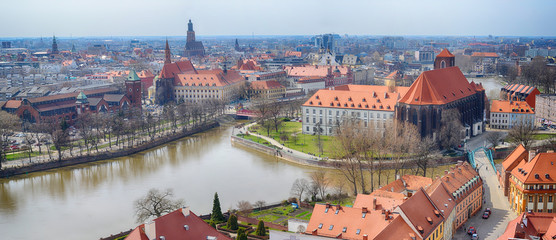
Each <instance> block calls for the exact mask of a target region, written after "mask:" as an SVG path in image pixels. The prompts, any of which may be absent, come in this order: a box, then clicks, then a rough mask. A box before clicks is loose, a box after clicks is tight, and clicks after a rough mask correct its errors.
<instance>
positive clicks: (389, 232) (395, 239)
mask: <svg viewBox="0 0 556 240" xmlns="http://www.w3.org/2000/svg"><path fill="white" fill-rule="evenodd" d="M413 237H415V238H413ZM375 239H377V240H413V239H415V240H421V239H423V238H422V237H420V236H419V235H418V234H417V233H416V232H415V231H414V230H413V229H411V227H410V226H409V225H408V224H407V223H406V222H405V221H404V220H403V218H402V217H396V218H395V219H394V221H392V223H390V224H389V225H388V226H386V227H385V228H384V229H383V230H382V232H380V234H378V235H377V236H376V238H375Z"/></svg>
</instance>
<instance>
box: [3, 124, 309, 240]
mask: <svg viewBox="0 0 556 240" xmlns="http://www.w3.org/2000/svg"><path fill="white" fill-rule="evenodd" d="M231 133H232V127H231V126H222V127H219V128H216V129H213V130H210V131H207V132H205V133H201V134H197V135H195V136H192V137H187V138H183V139H181V140H178V141H176V142H172V143H169V144H166V145H163V146H161V147H158V148H155V149H151V150H148V151H145V152H142V153H139V154H135V155H132V156H128V157H122V158H118V159H113V160H108V161H102V162H97V163H92V164H86V165H78V166H74V167H71V168H63V169H56V170H52V171H47V172H41V173H33V174H28V175H26V176H21V177H16V178H11V179H0V239H10V240H11V239H99V238H100V237H106V236H109V235H110V234H115V233H119V232H120V231H125V230H128V229H130V228H134V227H135V226H137V225H138V224H137V223H135V219H134V211H133V202H134V201H135V200H136V199H138V198H140V197H141V196H143V195H145V194H146V193H147V191H148V190H149V189H150V188H158V189H166V188H171V189H173V190H174V194H175V195H176V197H178V198H183V199H184V200H185V201H186V205H188V206H190V207H191V209H192V211H193V212H195V213H196V214H206V213H209V212H210V211H211V209H212V200H213V195H214V193H215V192H218V195H219V197H220V202H221V206H222V210H223V211H226V210H227V209H230V208H236V204H237V202H238V201H240V200H247V201H250V202H252V203H253V202H255V201H257V200H264V201H266V202H267V203H270V202H277V201H280V200H283V199H286V198H287V197H288V196H289V192H290V188H291V185H292V183H293V181H294V180H295V179H296V178H300V177H307V175H308V174H309V173H310V172H311V171H314V169H312V168H310V167H304V166H299V165H295V164H292V163H288V162H284V161H281V160H277V159H275V158H274V157H272V156H268V155H265V154H262V153H259V152H256V151H253V150H250V149H245V148H241V147H235V146H234V147H232V146H231V143H230V135H231Z"/></svg>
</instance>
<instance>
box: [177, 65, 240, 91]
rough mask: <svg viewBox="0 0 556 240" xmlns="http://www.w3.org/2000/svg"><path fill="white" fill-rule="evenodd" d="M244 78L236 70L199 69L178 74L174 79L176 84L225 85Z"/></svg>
mask: <svg viewBox="0 0 556 240" xmlns="http://www.w3.org/2000/svg"><path fill="white" fill-rule="evenodd" d="M244 80H245V79H244V78H243V77H242V76H241V75H239V73H238V72H237V71H234V70H228V71H227V73H226V74H224V71H222V70H220V69H216V70H199V71H198V73H183V74H178V75H177V77H176V79H174V84H175V85H177V86H217V87H220V86H227V85H230V84H234V83H237V82H240V81H244Z"/></svg>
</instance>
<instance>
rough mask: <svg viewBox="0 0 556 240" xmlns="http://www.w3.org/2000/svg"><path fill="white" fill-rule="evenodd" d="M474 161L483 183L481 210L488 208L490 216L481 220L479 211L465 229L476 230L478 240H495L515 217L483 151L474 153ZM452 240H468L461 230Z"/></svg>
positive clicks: (467, 236)
mask: <svg viewBox="0 0 556 240" xmlns="http://www.w3.org/2000/svg"><path fill="white" fill-rule="evenodd" d="M475 161H476V163H477V166H478V168H479V175H480V176H481V177H482V179H483V181H484V185H483V187H484V198H485V201H486V204H485V206H483V210H484V209H486V208H487V207H489V208H490V209H491V210H492V214H491V216H490V218H488V219H482V213H483V210H481V211H479V212H478V213H477V215H475V216H473V217H471V218H470V219H469V220H468V221H467V223H466V224H465V227H470V226H473V227H475V228H476V229H477V233H478V234H479V239H486V240H495V239H497V238H498V237H499V236H500V235H502V233H504V230H506V226H507V225H508V222H509V221H511V220H513V219H515V218H516V217H517V215H516V214H515V213H514V212H513V211H511V210H510V205H509V203H508V200H507V198H506V197H504V193H503V191H502V189H501V188H500V187H499V184H498V179H497V177H496V174H495V172H494V171H493V169H492V165H491V164H490V163H489V160H488V158H487V157H486V155H485V153H484V151H477V152H476V153H475ZM454 239H456V240H460V239H462V240H463V239H470V237H469V235H467V234H466V233H465V232H464V230H463V229H460V230H458V231H457V232H456V234H455V236H454Z"/></svg>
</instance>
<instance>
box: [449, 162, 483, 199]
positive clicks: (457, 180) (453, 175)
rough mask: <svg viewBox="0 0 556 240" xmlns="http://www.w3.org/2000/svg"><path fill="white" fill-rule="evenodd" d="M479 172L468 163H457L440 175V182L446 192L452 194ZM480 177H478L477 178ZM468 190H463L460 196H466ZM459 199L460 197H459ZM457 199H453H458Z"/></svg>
mask: <svg viewBox="0 0 556 240" xmlns="http://www.w3.org/2000/svg"><path fill="white" fill-rule="evenodd" d="M478 176H479V174H478V173H477V171H475V169H473V167H471V165H469V163H467V162H463V163H462V164H458V165H456V166H455V167H453V168H451V169H450V172H449V173H447V174H444V175H443V176H442V177H440V179H441V181H442V184H443V185H444V187H445V188H446V190H447V191H448V193H450V194H452V196H454V195H453V193H456V191H457V190H459V189H460V188H461V187H462V186H464V185H465V184H466V183H467V182H469V181H471V180H472V179H473V178H475V177H478ZM479 179H480V178H479ZM468 193H469V192H463V193H462V195H461V196H467V194H468ZM459 199H461V197H460V198H459ZM459 199H455V198H454V199H453V200H454V201H459Z"/></svg>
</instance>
